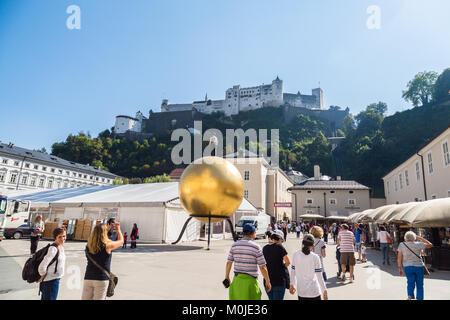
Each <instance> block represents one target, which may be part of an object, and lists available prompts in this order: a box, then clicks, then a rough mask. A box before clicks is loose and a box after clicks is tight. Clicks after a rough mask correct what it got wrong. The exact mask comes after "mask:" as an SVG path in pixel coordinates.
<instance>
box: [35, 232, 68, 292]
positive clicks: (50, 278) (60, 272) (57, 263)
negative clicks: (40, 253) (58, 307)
mask: <svg viewBox="0 0 450 320" xmlns="http://www.w3.org/2000/svg"><path fill="white" fill-rule="evenodd" d="M53 237H54V238H55V242H54V243H53V244H52V245H50V246H49V247H48V251H47V254H46V255H45V257H44V258H43V259H42V262H41V263H40V264H39V267H38V272H39V275H40V276H41V278H40V279H39V280H38V281H37V282H38V283H39V292H40V293H42V297H41V300H56V299H57V297H58V291H59V279H61V278H62V276H64V265H65V264H66V255H65V253H64V248H63V244H64V242H66V229H65V228H63V227H62V228H56V229H55V230H54V231H53ZM53 265H54V269H53Z"/></svg>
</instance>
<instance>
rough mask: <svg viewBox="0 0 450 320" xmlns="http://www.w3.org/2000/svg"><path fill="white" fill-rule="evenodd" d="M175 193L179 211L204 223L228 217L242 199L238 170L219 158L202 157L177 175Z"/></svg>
mask: <svg viewBox="0 0 450 320" xmlns="http://www.w3.org/2000/svg"><path fill="white" fill-rule="evenodd" d="M178 192H179V195H180V201H181V205H182V206H183V208H184V209H185V210H186V211H187V212H188V213H189V215H190V216H193V217H194V218H196V219H198V220H200V221H204V222H208V220H209V216H211V222H218V221H222V220H224V219H226V218H228V217H230V216H232V215H233V214H234V213H235V212H236V210H237V209H238V208H239V206H240V205H241V202H242V199H243V197H244V181H243V179H242V175H241V174H240V172H239V170H238V169H237V168H236V167H235V166H234V165H233V164H232V163H231V162H229V161H227V160H225V159H223V158H219V157H205V158H200V159H197V160H195V161H194V162H193V163H191V164H190V165H189V166H188V167H187V168H186V169H185V170H184V172H183V174H182V175H181V179H180V183H179V185H178Z"/></svg>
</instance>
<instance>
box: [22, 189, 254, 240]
mask: <svg viewBox="0 0 450 320" xmlns="http://www.w3.org/2000/svg"><path fill="white" fill-rule="evenodd" d="M17 198H18V199H19V198H20V199H22V200H29V201H31V202H32V207H33V206H34V207H49V208H50V210H49V211H50V212H52V213H53V216H52V218H55V217H56V218H63V219H90V220H103V219H105V218H108V217H115V218H117V220H118V221H120V224H121V229H122V231H123V232H128V234H130V233H131V229H132V228H133V224H134V223H136V224H137V226H138V228H139V240H140V241H148V242H155V243H161V242H172V241H175V240H176V239H177V238H178V235H179V234H180V232H181V229H182V227H183V225H184V223H185V221H186V220H187V219H188V218H189V215H188V213H187V212H186V211H185V210H184V209H183V207H182V206H181V204H180V201H179V198H178V182H166V183H147V184H129V185H119V186H101V187H97V186H94V187H80V188H67V189H66V188H65V189H57V190H49V191H45V192H39V193H35V194H30V195H24V196H20V197H17ZM243 214H246V215H248V214H255V215H256V214H258V210H257V209H256V208H255V207H254V206H253V205H252V204H251V203H250V202H248V201H247V200H246V199H244V200H243V201H242V203H241V206H240V207H239V209H238V210H237V212H236V213H235V214H234V215H236V216H238V215H239V216H240V215H243ZM237 219H239V218H237ZM199 238H200V222H199V221H198V220H196V219H192V220H191V221H190V222H189V224H188V227H187V228H186V232H185V234H184V236H183V238H182V241H192V240H197V239H199Z"/></svg>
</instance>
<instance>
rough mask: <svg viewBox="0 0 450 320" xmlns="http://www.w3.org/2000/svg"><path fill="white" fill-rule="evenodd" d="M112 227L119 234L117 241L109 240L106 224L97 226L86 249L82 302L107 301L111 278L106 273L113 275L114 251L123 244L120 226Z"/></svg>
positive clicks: (115, 224)
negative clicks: (112, 261) (112, 259)
mask: <svg viewBox="0 0 450 320" xmlns="http://www.w3.org/2000/svg"><path fill="white" fill-rule="evenodd" d="M112 227H113V228H114V230H115V231H116V234H117V240H116V241H112V240H110V239H109V238H108V227H107V225H105V224H98V225H96V226H95V227H94V230H93V231H92V232H91V235H90V236H89V240H88V243H87V245H86V249H85V253H86V259H87V266H86V272H85V274H84V282H83V293H82V296H81V299H82V300H105V299H106V294H107V290H108V285H109V277H108V276H107V275H106V274H105V271H106V272H108V273H109V274H110V273H111V258H112V251H113V250H116V249H117V248H120V246H122V244H123V235H122V232H121V231H120V224H119V223H118V222H114V223H113V225H112ZM94 261H95V263H94ZM99 267H101V269H100V268H99Z"/></svg>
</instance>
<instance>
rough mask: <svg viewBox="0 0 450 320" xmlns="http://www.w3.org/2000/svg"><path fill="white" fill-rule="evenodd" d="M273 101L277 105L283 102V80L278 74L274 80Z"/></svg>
mask: <svg viewBox="0 0 450 320" xmlns="http://www.w3.org/2000/svg"><path fill="white" fill-rule="evenodd" d="M272 101H273V103H274V104H275V106H280V105H282V104H283V80H281V79H280V78H279V77H278V76H277V78H276V79H275V80H273V81H272Z"/></svg>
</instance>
